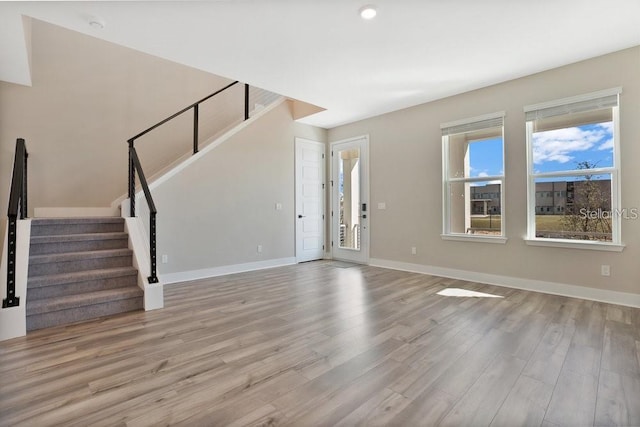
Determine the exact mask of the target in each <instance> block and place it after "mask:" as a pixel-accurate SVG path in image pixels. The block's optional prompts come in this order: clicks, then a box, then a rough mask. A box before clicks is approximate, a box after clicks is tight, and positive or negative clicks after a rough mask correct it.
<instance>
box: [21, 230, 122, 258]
mask: <svg viewBox="0 0 640 427" xmlns="http://www.w3.org/2000/svg"><path fill="white" fill-rule="evenodd" d="M128 244H129V239H128V235H127V233H124V232H115V233H84V234H62V235H45V236H33V237H31V245H30V248H29V253H30V254H31V255H45V254H54V253H66V252H80V251H96V250H102V249H121V248H126V247H127V245H128Z"/></svg>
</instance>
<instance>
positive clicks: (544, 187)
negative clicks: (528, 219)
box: [535, 174, 614, 242]
mask: <svg viewBox="0 0 640 427" xmlns="http://www.w3.org/2000/svg"><path fill="white" fill-rule="evenodd" d="M612 214H614V213H613V212H612V211H611V174H602V175H585V176H571V177H557V178H544V179H536V189H535V217H536V224H535V230H536V237H544V238H553V239H571V240H596V241H605V242H609V241H611V240H612V232H611V215H612Z"/></svg>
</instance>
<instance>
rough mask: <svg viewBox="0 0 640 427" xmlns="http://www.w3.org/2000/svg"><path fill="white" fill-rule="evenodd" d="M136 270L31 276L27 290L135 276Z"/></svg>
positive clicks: (132, 268) (111, 269)
mask: <svg viewBox="0 0 640 427" xmlns="http://www.w3.org/2000/svg"><path fill="white" fill-rule="evenodd" d="M137 274H138V270H136V269H135V268H134V267H115V268H103V269H99V270H88V271H76V272H73V273H61V274H49V275H44V276H33V277H29V279H28V287H29V288H40V287H46V286H55V285H60V284H65V283H76V282H84V281H88V280H99V279H104V278H108V277H124V276H137Z"/></svg>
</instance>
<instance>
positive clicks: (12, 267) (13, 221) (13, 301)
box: [2, 215, 20, 308]
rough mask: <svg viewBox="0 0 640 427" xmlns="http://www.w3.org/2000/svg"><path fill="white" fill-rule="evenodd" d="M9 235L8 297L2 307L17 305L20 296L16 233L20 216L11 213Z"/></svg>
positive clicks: (3, 301)
mask: <svg viewBox="0 0 640 427" xmlns="http://www.w3.org/2000/svg"><path fill="white" fill-rule="evenodd" d="M8 220H9V224H8V225H9V227H8V228H9V229H8V232H9V235H8V236H7V298H5V299H3V300H2V308H7V307H17V306H19V305H20V298H19V297H17V296H16V243H17V242H16V240H17V239H16V234H17V232H18V230H17V228H18V227H17V223H18V216H17V215H9V217H8Z"/></svg>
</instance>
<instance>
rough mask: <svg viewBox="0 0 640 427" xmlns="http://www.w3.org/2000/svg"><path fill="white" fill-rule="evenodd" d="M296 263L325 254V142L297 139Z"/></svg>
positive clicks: (319, 257) (320, 257)
mask: <svg viewBox="0 0 640 427" xmlns="http://www.w3.org/2000/svg"><path fill="white" fill-rule="evenodd" d="M295 151H296V262H305V261H312V260H316V259H322V258H323V257H324V235H325V232H324V222H325V220H324V200H325V195H324V194H325V193H324V188H325V184H324V182H325V160H324V151H325V145H324V144H323V143H321V142H315V141H309V140H307V139H302V138H296V142H295Z"/></svg>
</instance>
